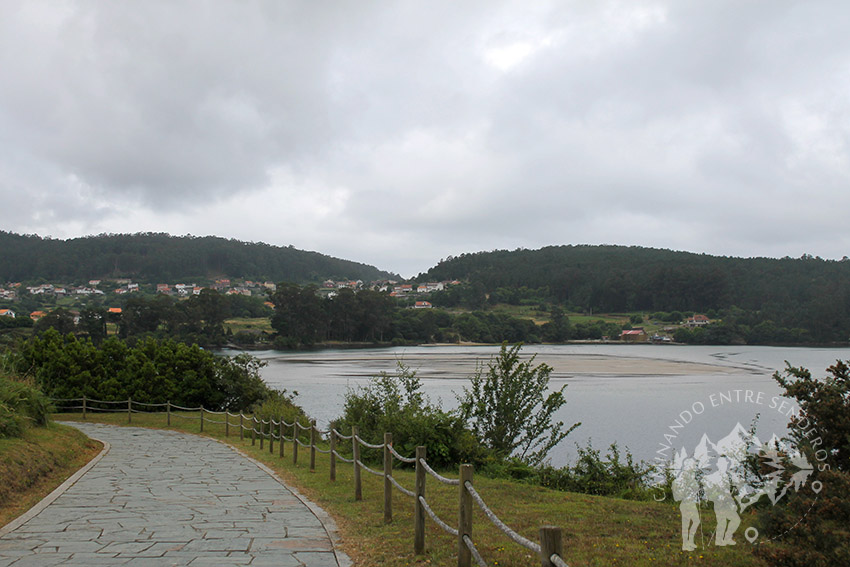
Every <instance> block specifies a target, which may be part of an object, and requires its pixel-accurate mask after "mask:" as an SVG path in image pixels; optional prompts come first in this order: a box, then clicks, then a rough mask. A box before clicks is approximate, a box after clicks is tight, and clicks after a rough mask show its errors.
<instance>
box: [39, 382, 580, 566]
mask: <svg viewBox="0 0 850 567" xmlns="http://www.w3.org/2000/svg"><path fill="white" fill-rule="evenodd" d="M53 401H54V403H56V404H57V405H58V406H60V407H61V411H68V410H81V411H82V413H83V419H86V416H87V414H88V413H89V412H113V413H114V412H126V413H127V423H132V421H133V414H134V413H148V412H151V411H159V412H162V411H164V412H165V413H166V414H167V423H168V425H171V419H172V417H177V418H180V419H196V420H198V421H199V429H200V431H201V432H203V431H204V423H214V424H223V425H224V434H225V437H229V436H230V435H231V431H230V429H231V427H237V428H238V430H239V438H240V439H243V440H244V438H245V434H246V432H250V436H251V444H252V445H256V443H257V439H258V438H259V443H260V450H264V444H265V441H266V440H268V450H269V452H270V453H274V452H275V442H277V446H278V455H279V457H280V458H283V457H284V456H285V446H286V444H287V443H291V446H292V462H293V464H296V465H297V464H298V448H299V446H300V447H303V448H305V449H308V450H309V451H310V470H311V471H315V470H316V453H324V454H328V455H329V456H330V466H329V475H330V480H331V481H332V482H335V481H336V472H337V462H338V461H341V462H343V463H346V464H350V465H352V467H353V477H354V498H355V500H362V499H363V487H362V483H363V479H362V473H363V471H366V472H368V473H370V474H372V475H375V476H377V477H381V478H383V480H384V522H386V523H390V522H392V519H393V488H395V490H398V491H399V492H400V493H401V494H404V495H405V496H407V497H409V498H412V499H413V504H414V512H413V514H414V516H413V526H414V528H413V532H414V533H413V551H414V553H415V554H416V555H420V554H422V553H424V551H425V516H426V515H427V516H429V517H430V518H431V519H432V520H433V521H434V523H435V524H436V525H437V526H439V527H440V528H441V529H442V530H444V531H445V532H447V533H449V534H451V535H453V536H455V537H456V538H457V553H458V563H457V564H458V567H471V564H472V559H475V561H476V563H477V564H478V565H479V566H480V567H486V566H487V562H486V561H485V560H484V559H483V558H482V557H481V554H480V553H479V552H478V549H477V548H476V547H475V541H474V540H473V538H472V529H473V525H472V518H473V504H474V505H476V506H478V508H479V509H480V510H481V511H482V512H483V513H484V515H485V516H486V517H487V518H488V519H489V520H490V521H491V522H492V523H493V525H494V526H495V527H496V528H497V529H498V530H500V531H501V532H502V533H503V534H505V535H506V536H507V537H508V538H509V539H510V540H511V541H513V542H515V543H516V544H518V545H521V546H523V547H525V548H526V549H528V550H530V551H532V552H534V553H535V554H537V555H538V556H539V558H540V564H541V565H542V566H543V567H568V566H567V563H566V562H565V561H564V560H563V547H562V537H561V528H560V527H557V526H541V527H540V530H539V534H538V535H539V539H538V541H537V542H534V541H531V540H529V539H527V538H525V537H523V536H522V535H520V534H518V533H517V532H515V531H514V530H513V529H511V528H510V527H509V526H508V525H507V524H505V523H504V522H503V521H502V520H501V519H500V518H499V517H498V516H497V515H496V514H495V513H494V512H493V511H492V510H491V509H490V507H489V506H487V503H486V502H485V501H484V499H483V498H482V497H481V495H480V494H479V493H478V492H477V491H476V490H475V487H474V485H473V467H472V465H467V464H464V465H461V466H460V470H459V474H458V478H456V479H453V478H447V477H444V476H442V475H441V474H439V473H438V472H437V471H435V470H434V469H433V468H432V467H431V466H430V465H429V464H428V461H427V460H426V448H425V447H417V448H416V454H415V456H413V457H406V456H404V455H401V454H399V453H398V452H397V451H396V450H395V449H394V448H393V442H392V434H391V433H385V434H384V440H383V443H380V444H373V443H368V442H366V441H364V440H363V439H361V438H360V436H359V434H358V430H357V427H352V431H351V434H350V435H344V434H342V433H341V432H339V431H337V430H336V429H333V428H331V429H329V430H327V431H320V430H318V429H317V428H316V422H315V420H314V421H312V422H311V423H310V424H309V425H303V424H301V423H299V422H298V421H297V420H295V421H293V422H292V423H288V422H286V421H285V420H284V419H282V418H281V419H280V420H275V419H273V418H270V419H262V418H257V417H256V416H254V415H246V414H243V413H241V412H240V413H238V414H236V413H230V412H228V411H211V410H208V409H205V408H204V407H203V406H199V407H196V408H187V407H183V406H178V405H175V404H172V403H171V402H165V403H162V404H148V403H142V402H135V401H133V400H131V399H128V400H126V401H103V400H94V399H91V398H86V397H82V398H70V399H58V398H56V399H53ZM70 404H80V405H70ZM104 406H105V407H104ZM137 407H138V408H140V409H137ZM172 410H178V411H179V412H190V413H191V412H198V415H197V416H187V415H183V414H182V413H173V412H172ZM208 416H223V419H216V418H214V417H208ZM231 418H238V419H239V421H238V422H231ZM287 432H291V437H288V436H287V435H285V433H287ZM303 432H309V434H308V435H303V434H302V433H303ZM323 436H325V437H327V439H328V442H329V445H330V448H329V449H322V448H320V447H319V446H318V445H317V442H318V441H319V440H321V439H322V437H323ZM304 437H306V438H308V439H309V442H308V441H302V440H301V438H304ZM348 441H350V442H351V458H350V459H349V458H347V457H345V456H343V455H342V454H340V452H339V447H340V442H348ZM362 447H366V448H369V449H374V450H381V451H383V471H378V470H374V469H372V468H370V467H368V466H367V465H365V464H364V463H363V461H362V459H361V451H360V449H361V448H362ZM394 460H398V461H400V462H403V463H406V464H413V465H414V466H415V471H416V472H415V487H414V488H413V490H410V489H408V488H405V487H404V486H402V485H401V484H400V483H399V482H398V481H397V480H396V479H395V478H394V477H393V475H392V471H393V462H394ZM429 476H430V477H432V478H434V479H435V480H437V482H440V483H442V484H445V485H450V486H457V487H458V515H457V518H458V520H457V523H456V526H452V525H451V524H449V523H447V522H445V521H444V520H443V519H441V518H440V517H439V516H438V515H437V514H436V513H435V512H434V511H433V510H432V508H431V506H430V505H429V503H428V500H427V499H426V497H425V492H426V491H425V487H426V480H427V478H428V477H429Z"/></svg>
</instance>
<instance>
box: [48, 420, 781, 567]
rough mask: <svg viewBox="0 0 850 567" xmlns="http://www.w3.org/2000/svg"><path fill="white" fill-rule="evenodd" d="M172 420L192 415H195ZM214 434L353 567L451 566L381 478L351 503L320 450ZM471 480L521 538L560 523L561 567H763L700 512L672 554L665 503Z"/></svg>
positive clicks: (452, 491)
mask: <svg viewBox="0 0 850 567" xmlns="http://www.w3.org/2000/svg"><path fill="white" fill-rule="evenodd" d="M182 417H186V418H190V417H197V413H195V414H186V415H184V416H182ZM55 418H56V419H62V420H80V419H81V418H82V416H81V415H80V414H62V415H57V416H55ZM88 419H89V420H96V421H98V422H102V423H114V424H118V425H124V424H126V423H127V415H126V414H97V415H89V416H88ZM237 421H238V420H237ZM132 425H133V426H142V427H152V428H164V427H166V416H165V415H163V414H133V416H132ZM172 429H177V430H182V431H187V432H192V433H199V423H198V421H197V420H196V419H181V415H180V414H178V413H172ZM224 432H225V428H224V425H223V424H215V423H211V422H206V423H205V425H204V435H209V436H211V437H214V438H217V439H220V440H223V441H226V442H228V443H230V444H231V445H233V446H234V447H236V448H238V449H239V450H241V451H244V452H245V453H247V454H248V455H249V456H251V457H253V458H255V459H257V460H259V461H261V462H263V463H265V464H266V465H268V466H269V467H271V468H272V469H273V470H274V471H275V472H276V473H278V474H279V475H280V476H281V477H282V478H283V479H284V480H285V481H286V482H288V483H290V484H291V485H293V486H294V487H295V488H296V489H298V490H299V491H301V492H302V493H304V494H305V496H307V497H308V498H309V499H311V500H312V501H314V502H316V503H317V504H319V505H320V506H322V507H323V508H324V509H325V510H327V511H328V512H329V513H330V514H331V515H332V516H333V517H334V518H335V520H336V521H337V523H338V525H339V527H340V529H341V532H342V534H343V547H344V551H346V553H348V554H349V555H350V556H351V557H352V559H353V560H354V561H355V564H356V565H357V566H359V567H372V566H378V565H401V566H407V565H422V566H424V565H435V566H445V567H450V566H454V565H455V564H456V561H457V559H456V557H457V547H456V546H457V544H456V538H454V537H452V536H449V535H447V534H446V533H444V532H443V531H442V530H440V529H439V528H438V527H437V526H436V525H435V524H434V523H433V522H432V521H431V520H430V519H426V530H427V531H426V540H425V541H426V547H425V554H424V555H420V556H416V555H414V553H413V514H412V510H413V501H412V500H411V499H409V498H408V497H406V496H404V495H402V494H400V493H399V492H398V491H394V492H393V494H394V501H393V508H394V516H393V521H392V523H390V524H385V523H384V515H383V504H382V503H383V492H382V491H383V482H382V480H381V479H379V478H376V477H373V476H372V475H369V474H364V475H363V500H362V501H359V502H358V501H355V499H354V490H353V471H352V470H351V467H350V465H349V466H346V465H344V464H342V463H338V469H337V481H336V482H335V483H332V482H330V480H329V475H328V470H329V463H328V456H327V455H323V454H319V455H317V463H316V470H315V472H311V471H310V468H309V455H305V454H304V453H303V452H302V453H301V455H300V460H299V463H298V464H297V465H293V463H292V447H291V445H287V446H285V457H284V458H282V459H281V458H280V457H279V456H278V451H279V449H278V445H277V444H275V447H274V452H273V453H270V452H269V448H268V444H266V445H265V446H264V448H263V450H261V449H260V444H259V441H257V442H256V444H252V442H251V439H250V437H249V436H247V435H246V436H245V438H244V439H243V440H241V441H240V439H239V434H238V431H237V427H234V426H231V428H230V436H229V437H228V438H227V439H225V438H224ZM370 441H372V442H376V441H378V440H370ZM302 451H303V449H302ZM447 474H449V473H447ZM449 475H450V474H449ZM393 476H394V478H395V479H396V480H397V481H398V482H399V483H401V484H402V485H403V486H406V487H408V488H412V487H413V485H414V475H413V471H412V470H404V469H400V470H396V471H394V473H393ZM450 476H456V475H450ZM474 484H475V486H476V489H477V491H478V492H479V493H480V494H481V495H482V496H483V497H484V498H485V500H486V501H487V502H488V504H489V506H490V507H491V508H492V509H493V511H494V512H496V514H498V515H499V517H500V518H501V519H502V520H503V521H505V523H507V524H508V525H509V526H511V527H512V528H513V529H515V530H516V531H517V532H519V533H520V534H522V535H523V536H525V537H527V538H529V539H532V540H536V538H537V531H538V528H539V526H541V525H544V524H549V525H559V526H561V527H562V529H563V532H564V557H565V559H566V560H567V562H568V564H569V565H570V566H571V567H580V566H603V565H605V566H608V565H629V566H638V567H641V566H654V565H671V566H674V565H706V566H721V565H722V566H733V567H765V566H766V564H765V563H764V562H762V561H760V560H759V559H758V558H757V557H755V556H754V555H753V554H752V552H751V548H750V547H749V545H748V544H746V543H745V542H743V540H742V541H741V542H740V544H739V545H737V546H734V547H724V548H719V547H715V546H714V545H712V544H710V543H709V541H710V538H711V536H712V534H711V532H710V530H711V529H712V526H711V524H713V521H710V520H709V518H705V528H706V530H708V531H706V533H705V542H706V545H705V546H701V547H700V548H699V549H698V550H697V551H694V552H683V551H681V536H680V533H679V526H680V518H679V510H678V507H676V506H673V505H671V504H669V503H658V502H634V501H626V500H619V499H615V498H605V497H599V496H590V495H585V494H575V493H568V492H556V491H552V490H549V489H546V488H542V487H534V486H529V485H526V484H523V483H520V482H515V481H507V480H498V479H489V478H484V477H482V476H478V477H476V478H475V480H474ZM427 499H428V501H429V502H430V503H431V506H432V507H433V509H434V511H435V512H437V514H439V515H440V516H441V517H443V518H444V519H445V520H446V521H448V522H449V523H454V522H455V520H456V515H457V499H458V494H457V488H456V487H445V486H442V485H438V484H437V483H429V484H428V488H427ZM745 521H746V520H745ZM473 535H474V538H475V541H476V545H477V546H478V549H479V551H480V552H481V554H482V556H483V557H484V558H485V559H486V560H487V562H488V564H490V565H494V566H495V565H498V566H530V565H539V559H538V558H537V557H534V556H532V554H531V553H530V552H528V551H527V550H526V549H524V548H522V547H519V546H517V545H516V544H514V543H513V542H511V541H510V540H508V539H507V538H506V537H505V536H504V535H502V534H501V532H499V531H497V530H496V529H495V528H494V527H493V526H492V525H491V524H490V523H489V521H488V520H487V519H486V518H485V517H484V516H483V514H481V513H479V512H478V511H477V509H476V513H475V518H474V532H473Z"/></svg>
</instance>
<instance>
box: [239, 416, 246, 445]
mask: <svg viewBox="0 0 850 567" xmlns="http://www.w3.org/2000/svg"><path fill="white" fill-rule="evenodd" d="M244 439H245V428H244V427H243V426H242V410H239V440H240V441H242V440H244Z"/></svg>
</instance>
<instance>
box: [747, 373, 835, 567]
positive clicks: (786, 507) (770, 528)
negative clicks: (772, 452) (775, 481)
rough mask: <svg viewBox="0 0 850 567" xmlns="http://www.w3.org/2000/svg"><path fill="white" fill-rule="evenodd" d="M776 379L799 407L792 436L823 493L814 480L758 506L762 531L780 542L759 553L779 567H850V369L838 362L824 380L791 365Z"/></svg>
mask: <svg viewBox="0 0 850 567" xmlns="http://www.w3.org/2000/svg"><path fill="white" fill-rule="evenodd" d="M773 378H774V380H776V381H777V382H778V383H779V385H780V386H782V388H783V389H784V395H785V396H787V397H790V398H794V399H795V400H797V403H798V404H799V406H800V410H801V412H800V414H799V415H797V416H794V417H792V419H791V421H790V423H789V425H788V428H789V430H790V436H791V438H792V439H793V440H794V441H795V442H796V446H797V447H798V448H799V449H800V450H801V451H802V452H803V453H804V454H805V455H806V457H807V459H808V461H809V462H810V463H812V464H813V465H815V468H816V471H817V472H815V475H816V480H817V481H818V482H820V483H821V486H822V489H821V490H820V492H819V493H816V492H815V491H813V490H812V485H813V483H814V481H813V482H810V483H808V484H807V485H805V486H804V487H802V488H799V489H797V490H795V491H793V492H792V491H790V490H789V491H788V493H787V495H786V497H785V498H784V499H782V500H780V501H779V502H777V503H776V505H775V506H761V507H759V508H757V510H758V524H759V531H760V532H761V533H762V534H764V535H765V536H766V537H768V538H771V539H773V540H775V541H774V542H773V544H772V545H762V546H759V547H758V554H759V555H760V556H762V557H764V558H765V559H766V560H767V561H768V562H769V563H770V565H774V566H778V567H798V566H803V565H805V566H807V567H808V566H815V567H831V566H836V567H837V566H842V567H843V566H846V565H850V366H848V363H847V362H842V361H840V360H839V361H836V363H835V364H834V365H833V366H830V367H829V368H827V376H826V377H824V378H820V379H819V378H815V377H813V376H812V374H811V373H810V372H809V371H808V370H807V369H805V368H795V367H792V366H790V365H789V366H788V367H787V368H786V369H785V370H784V371H783V372H782V373H779V372H777V373H776V374H774V376H773Z"/></svg>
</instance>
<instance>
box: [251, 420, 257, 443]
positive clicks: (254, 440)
mask: <svg viewBox="0 0 850 567" xmlns="http://www.w3.org/2000/svg"><path fill="white" fill-rule="evenodd" d="M256 444H257V418H256V417H254V416H253V415H252V416H251V445H252V446H253V445H256Z"/></svg>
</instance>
